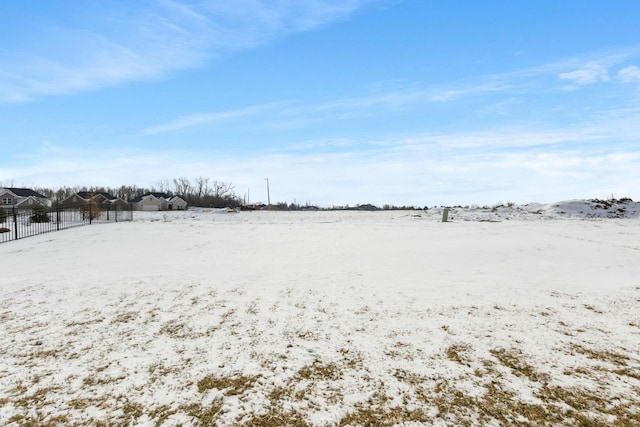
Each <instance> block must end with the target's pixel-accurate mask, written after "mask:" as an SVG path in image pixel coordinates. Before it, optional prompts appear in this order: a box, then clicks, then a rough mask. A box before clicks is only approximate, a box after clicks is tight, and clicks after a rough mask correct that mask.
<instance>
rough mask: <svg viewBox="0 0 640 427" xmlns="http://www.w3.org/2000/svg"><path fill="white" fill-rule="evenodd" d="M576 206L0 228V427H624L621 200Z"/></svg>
mask: <svg viewBox="0 0 640 427" xmlns="http://www.w3.org/2000/svg"><path fill="white" fill-rule="evenodd" d="M596 205H597V203H595V202H584V201H574V202H568V203H562V204H556V205H527V206H524V207H518V206H510V207H509V206H501V207H495V208H493V209H453V210H452V211H451V213H450V218H451V219H452V221H451V222H448V223H442V222H441V221H440V218H441V210H439V209H433V210H429V211H428V212H422V211H384V212H354V211H340V212H335V211H334V212H324V211H320V212H265V211H260V212H242V213H238V214H220V213H214V212H213V211H211V210H196V209H194V210H189V211H186V212H171V213H137V214H136V216H135V220H134V221H133V222H119V223H116V224H103V225H93V226H89V227H82V228H76V229H71V230H65V231H61V232H56V233H49V234H45V235H41V236H37V237H31V238H28V239H24V240H18V241H14V242H8V243H3V244H2V245H0V265H1V266H2V274H1V276H0V286H1V291H2V296H1V297H0V298H1V299H0V332H1V334H0V354H1V356H0V425H3V426H4V425H11V426H13V425H15V426H27V425H29V426H31V425H33V426H35V425H38V426H55V425H60V426H75V425H78V426H79V425H82V426H84V425H91V426H107V425H142V426H179V425H182V426H208V425H212V426H213V425H217V426H285V425H291V426H304V425H309V426H396V425H398V426H399V425H402V426H432V425H433V426H476V425H477V426H512V425H519V426H529V425H530V426H538V425H548V426H556V425H563V426H564V425H567V426H639V425H640V208H639V205H638V204H637V203H632V202H629V203H625V204H624V205H623V206H622V208H623V209H622V210H620V209H621V206H618V205H616V206H601V207H597V206H596ZM611 217H616V218H611Z"/></svg>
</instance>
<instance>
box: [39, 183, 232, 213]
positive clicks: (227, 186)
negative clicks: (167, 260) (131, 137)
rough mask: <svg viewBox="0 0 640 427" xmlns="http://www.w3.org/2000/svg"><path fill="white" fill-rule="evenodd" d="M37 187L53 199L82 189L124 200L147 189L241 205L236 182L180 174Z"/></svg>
mask: <svg viewBox="0 0 640 427" xmlns="http://www.w3.org/2000/svg"><path fill="white" fill-rule="evenodd" d="M33 190H34V191H37V192H38V193H40V194H43V195H45V196H47V197H48V198H49V199H51V200H52V201H53V202H54V203H55V202H56V201H62V200H64V199H66V198H67V197H69V196H71V195H73V194H75V193H78V192H80V191H88V192H96V193H97V192H105V193H109V194H111V195H113V196H115V197H118V198H120V199H122V200H125V201H131V200H133V199H135V198H137V197H140V196H143V195H145V194H148V193H165V194H167V195H169V196H180V197H182V198H183V199H184V200H185V201H186V202H187V203H188V204H189V206H197V207H239V206H241V205H242V202H243V201H242V200H241V199H240V198H238V197H237V196H236V195H235V193H234V191H233V190H234V186H233V184H231V183H230V182H225V181H217V180H212V179H210V178H207V177H198V178H196V179H195V180H193V181H191V180H189V179H188V178H185V177H180V178H175V179H173V180H160V181H158V183H157V185H156V186H151V187H138V186H136V185H121V186H120V187H99V186H91V187H87V186H79V185H76V186H72V187H67V186H63V187H59V188H47V187H34V188H33Z"/></svg>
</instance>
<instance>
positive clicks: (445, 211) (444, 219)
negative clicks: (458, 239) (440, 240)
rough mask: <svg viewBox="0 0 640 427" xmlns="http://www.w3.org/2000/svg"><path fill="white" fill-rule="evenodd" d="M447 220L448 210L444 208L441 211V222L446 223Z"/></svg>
mask: <svg viewBox="0 0 640 427" xmlns="http://www.w3.org/2000/svg"><path fill="white" fill-rule="evenodd" d="M448 220H449V208H444V210H443V211H442V222H447V221H448Z"/></svg>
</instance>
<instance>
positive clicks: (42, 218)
mask: <svg viewBox="0 0 640 427" xmlns="http://www.w3.org/2000/svg"><path fill="white" fill-rule="evenodd" d="M32 212H33V215H31V218H30V219H31V222H49V221H51V218H49V209H47V207H46V206H43V205H37V206H36V207H34V208H33V211H32Z"/></svg>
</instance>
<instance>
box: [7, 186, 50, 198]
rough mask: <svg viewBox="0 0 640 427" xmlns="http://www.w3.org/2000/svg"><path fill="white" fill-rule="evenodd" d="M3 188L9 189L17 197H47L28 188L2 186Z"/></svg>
mask: <svg viewBox="0 0 640 427" xmlns="http://www.w3.org/2000/svg"><path fill="white" fill-rule="evenodd" d="M4 189H5V190H8V191H11V192H12V193H13V194H15V195H16V196H18V197H42V198H45V199H46V198H47V196H44V195H42V194H40V193H38V192H36V191H33V190H32V189H30V188H9V187H4Z"/></svg>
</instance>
